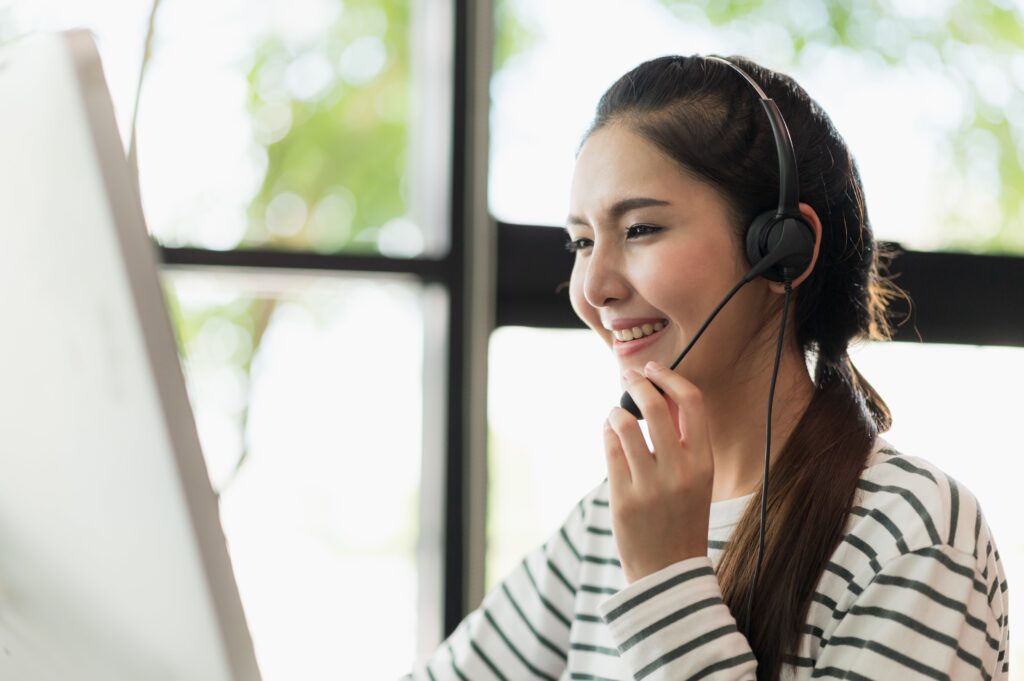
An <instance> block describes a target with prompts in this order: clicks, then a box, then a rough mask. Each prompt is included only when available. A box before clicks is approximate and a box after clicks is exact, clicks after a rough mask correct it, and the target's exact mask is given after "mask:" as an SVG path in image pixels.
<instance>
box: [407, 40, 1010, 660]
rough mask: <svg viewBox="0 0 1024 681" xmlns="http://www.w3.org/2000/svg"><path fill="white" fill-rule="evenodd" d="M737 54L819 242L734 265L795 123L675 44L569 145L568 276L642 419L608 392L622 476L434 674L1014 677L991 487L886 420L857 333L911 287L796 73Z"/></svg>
mask: <svg viewBox="0 0 1024 681" xmlns="http://www.w3.org/2000/svg"><path fill="white" fill-rule="evenodd" d="M732 61H733V63H734V64H738V65H740V66H741V67H742V69H743V70H744V71H745V72H747V73H749V74H750V76H751V78H752V79H753V81H754V82H755V84H756V86H759V87H761V88H763V89H764V91H765V92H766V93H767V96H768V97H771V98H772V99H773V100H774V101H775V103H776V104H777V106H778V109H779V110H780V111H781V113H782V115H783V116H784V118H785V120H786V122H787V123H788V126H789V131H790V133H791V134H792V144H793V148H794V151H795V157H796V158H795V163H794V164H793V166H794V167H798V168H800V171H801V172H800V177H799V179H798V180H797V182H798V183H799V184H798V187H794V188H795V189H798V190H799V198H800V199H801V200H802V202H800V203H797V201H796V200H795V199H794V200H793V206H794V208H793V212H792V214H791V216H790V217H791V218H792V219H794V220H797V221H800V222H801V223H804V224H806V226H807V227H808V228H809V229H808V230H807V233H808V234H811V233H813V239H814V246H813V250H812V249H810V248H808V253H809V257H808V258H807V259H805V260H804V261H803V263H804V264H803V265H802V266H801V267H799V268H791V269H790V270H788V271H784V272H783V276H782V277H781V278H776V277H774V276H769V275H768V273H765V277H764V278H755V279H752V280H751V281H750V283H749V284H748V285H747V286H746V287H744V288H741V289H738V287H736V286H735V285H734V282H736V281H737V280H742V279H743V278H746V277H745V275H746V274H747V273H748V270H749V269H750V267H751V266H752V265H753V262H752V261H751V260H748V253H749V251H748V250H747V249H746V248H745V246H746V245H747V244H748V243H749V241H748V239H747V238H746V236H745V235H746V233H747V231H748V226H749V225H751V222H752V221H754V222H755V226H756V225H757V224H758V222H757V221H755V218H757V217H758V216H760V215H762V214H763V213H764V211H766V210H769V209H770V208H772V207H773V205H775V204H776V203H779V204H780V206H781V203H782V202H780V201H778V198H779V196H780V194H783V193H784V192H783V191H781V190H780V174H781V173H780V172H779V170H778V169H779V167H780V164H779V162H778V159H777V155H776V154H777V152H776V146H775V140H776V137H775V135H773V133H772V129H771V128H770V127H769V125H768V122H767V121H766V120H765V117H764V114H763V112H762V111H759V110H758V108H757V107H758V105H757V103H756V102H757V98H756V97H753V96H752V93H751V92H750V89H749V83H744V82H743V80H742V79H741V78H739V77H738V76H737V74H736V73H735V70H734V69H732V68H730V67H728V66H726V65H722V64H720V63H717V62H716V61H714V60H711V59H707V58H702V57H699V56H693V57H662V58H658V59H653V60H651V61H648V62H645V63H643V64H640V65H639V66H637V67H636V68H635V69H633V70H632V71H630V72H629V73H627V74H625V75H624V76H622V78H620V79H619V80H618V81H617V82H615V83H614V84H613V85H612V86H611V88H609V90H608V91H607V92H606V93H605V95H604V96H603V97H602V98H601V101H600V103H599V104H598V108H597V115H596V117H595V119H594V121H593V123H592V125H591V126H590V128H589V129H588V131H587V134H586V135H585V136H584V139H583V142H582V144H581V147H580V149H579V152H578V155H577V158H576V167H575V172H574V175H573V181H572V188H571V197H570V218H569V220H568V224H567V227H566V230H567V236H568V239H569V243H568V246H569V248H570V250H572V251H574V252H575V261H574V266H573V270H572V276H571V280H570V299H571V302H572V307H573V309H574V311H575V312H576V314H577V315H578V316H579V317H580V318H581V319H582V320H583V321H584V322H585V323H586V325H587V326H588V327H590V328H591V329H592V330H593V331H594V332H595V333H596V334H597V335H598V337H600V338H601V339H602V341H603V342H604V343H605V344H606V345H607V346H608V347H610V348H612V349H614V350H615V351H616V358H617V360H618V369H619V371H623V372H624V373H623V385H624V386H625V387H626V388H627V390H628V391H629V394H630V395H631V396H632V398H633V399H634V400H635V402H636V403H637V404H638V405H639V406H640V408H641V410H642V412H643V414H644V415H645V416H646V417H647V422H648V430H649V433H646V434H645V433H643V432H642V431H641V429H640V427H639V424H638V422H637V420H636V419H635V418H634V417H633V416H632V415H631V414H629V413H628V412H626V411H625V410H624V409H621V408H618V407H616V408H614V409H613V410H612V412H611V413H610V414H609V416H608V419H607V420H606V423H605V429H604V435H603V439H604V448H605V459H606V465H607V471H608V479H607V480H606V481H604V482H603V483H601V484H600V485H598V486H597V487H596V488H595V489H593V490H592V491H591V492H590V493H589V494H587V495H585V497H584V498H583V499H582V500H581V501H580V503H579V504H578V506H577V508H576V509H574V510H573V511H572V512H571V513H570V514H569V516H568V517H567V518H566V520H565V522H564V524H563V525H562V527H561V528H560V529H559V530H558V531H557V532H556V533H555V534H554V535H552V536H551V538H550V539H549V541H547V542H546V543H545V544H544V545H543V546H542V547H540V548H539V549H537V550H536V551H534V552H532V553H530V554H529V555H527V557H526V558H525V559H524V560H523V562H522V563H521V564H520V565H519V567H518V568H516V569H514V570H513V571H512V572H511V573H510V574H509V575H508V577H506V579H505V580H504V581H503V582H502V583H501V584H500V585H499V586H498V587H496V588H494V589H493V590H492V591H491V592H490V594H489V595H488V596H487V597H486V598H485V599H484V602H483V604H482V605H481V607H480V608H479V609H478V610H477V611H475V612H474V613H471V614H470V615H469V616H468V617H467V618H466V619H465V620H464V621H463V623H462V624H461V625H460V626H459V627H458V629H456V631H455V632H454V633H453V634H452V635H451V636H450V637H449V639H448V640H447V641H446V643H445V644H444V645H443V646H442V647H441V648H440V649H439V650H438V651H437V652H436V654H435V655H434V656H433V657H432V658H431V659H430V660H429V661H428V663H427V665H426V667H425V668H420V669H418V670H417V672H416V673H417V674H418V677H419V678H431V679H442V678H484V677H488V678H489V677H490V676H498V677H499V678H522V677H527V676H531V675H532V676H537V677H540V678H551V679H554V678H560V677H565V676H567V675H571V676H572V677H573V678H603V679H624V678H635V679H643V678H650V679H665V680H667V679H680V678H686V679H692V678H704V677H708V676H711V675H712V674H713V675H714V678H722V679H753V678H757V679H773V680H774V679H780V678H787V679H802V678H811V677H812V676H813V677H818V676H838V677H842V678H895V677H896V676H897V675H901V674H905V673H907V672H908V671H913V672H917V673H921V674H925V675H927V676H930V677H932V678H985V679H989V678H998V679H1003V678H1006V674H1007V670H1008V665H1007V661H1006V655H1007V649H1008V626H1007V620H1006V612H1007V593H1006V582H1005V578H1004V575H1003V569H1002V565H1001V562H1000V559H999V554H998V551H997V550H996V546H995V540H994V539H993V537H992V534H991V532H990V530H989V528H988V525H987V522H986V521H985V518H984V514H983V513H982V511H981V507H980V504H979V503H978V502H977V500H976V499H975V497H974V495H973V494H972V493H971V492H970V490H968V489H967V488H966V487H964V486H963V485H961V484H959V483H958V482H956V481H955V480H954V479H952V478H951V477H949V476H948V475H946V474H945V472H944V471H942V470H940V469H939V468H937V467H936V466H934V465H932V464H931V463H929V462H928V461H926V460H925V459H922V458H918V457H915V456H908V455H904V454H902V453H900V452H898V451H896V450H895V449H894V448H893V447H892V446H891V445H890V444H889V443H888V442H887V441H886V440H885V439H883V438H882V437H880V433H882V432H885V431H886V430H887V429H888V428H889V426H890V424H891V416H890V413H889V409H888V407H887V405H886V403H885V401H884V400H883V399H882V398H881V396H880V395H879V394H878V393H877V391H875V390H874V389H873V388H872V386H871V385H870V384H869V383H868V382H867V381H866V380H865V379H864V377H863V376H862V375H861V374H860V372H858V371H857V369H856V368H855V367H854V366H853V363H852V361H851V360H850V357H849V355H848V354H847V348H848V346H849V344H850V343H851V341H854V340H858V339H869V338H871V339H884V338H886V337H887V336H888V328H889V327H888V320H887V317H886V307H887V303H888V301H889V299H890V298H892V297H893V296H894V295H896V294H897V293H898V291H897V290H896V289H895V288H894V287H893V286H892V285H891V283H890V282H888V281H887V280H886V278H885V277H884V275H883V272H884V263H885V258H884V257H883V255H884V254H882V253H880V252H879V250H878V248H877V247H876V244H875V241H874V236H873V232H872V228H871V223H870V221H869V219H868V214H867V209H866V206H865V205H864V201H863V191H862V187H861V182H860V176H859V173H858V171H857V168H856V165H855V163H854V161H853V158H852V156H851V154H850V152H849V150H848V149H847V147H846V144H845V143H844V141H843V140H842V138H841V137H840V135H839V133H838V132H837V131H836V129H835V127H834V126H833V125H832V122H831V120H830V119H829V117H828V116H827V115H826V114H825V113H824V111H823V110H822V109H821V107H820V106H818V105H817V103H816V102H814V101H813V100H812V99H811V98H810V97H809V96H808V95H807V93H806V92H805V91H804V90H803V89H802V88H801V87H800V86H799V85H797V84H796V83H795V82H794V81H793V80H792V79H791V78H789V77H787V76H784V75H781V74H778V73H775V72H772V71H770V70H768V69H765V68H762V67H760V66H758V65H757V64H755V63H753V62H750V61H749V60H745V59H739V58H734V59H732ZM781 184H782V186H783V187H785V186H786V183H785V182H781ZM780 212H781V207H780ZM751 229H753V228H751ZM783 280H784V281H783ZM731 287H732V288H731ZM737 289H738V291H739V292H738V293H736V294H735V297H733V298H732V300H731V302H730V303H729V305H727V306H725V307H724V308H721V310H722V311H721V314H720V315H718V316H717V317H716V318H715V321H714V323H713V324H711V325H710V326H707V327H706V328H707V333H706V334H705V335H706V336H707V337H706V338H703V339H702V341H701V342H700V343H698V344H697V345H695V346H693V347H694V350H693V353H691V354H692V355H693V356H692V357H690V356H687V358H686V361H685V362H682V363H681V364H680V365H679V367H678V368H676V369H675V370H668V369H666V365H667V364H669V363H670V362H671V360H672V359H673V358H674V357H675V354H676V353H677V352H678V350H679V348H680V347H682V346H683V345H684V344H687V343H688V342H692V340H693V339H694V338H696V337H697V335H698V334H699V333H701V330H702V329H703V328H705V326H704V325H702V321H703V320H705V319H706V318H707V315H708V312H709V311H711V310H712V309H713V308H715V303H716V302H717V301H718V300H719V299H721V297H722V295H723V294H725V293H726V292H727V291H731V290H733V291H734V290H737ZM791 290H792V292H793V293H792V295H793V297H794V300H793V305H792V307H793V310H792V312H793V313H792V315H791V316H787V314H786V311H787V307H786V305H785V304H784V300H783V294H785V295H786V298H785V300H788V299H789V295H790V291H791ZM662 322H667V323H665V324H664V325H663V326H661V327H660V328H659V329H657V330H655V326H656V324H661V323H662ZM779 326H782V328H784V329H785V331H786V333H785V335H784V336H780V337H779V341H778V343H779V345H778V346H777V349H776V342H775V333H774V330H775V329H776V327H779ZM617 334H618V335H617ZM648 334H649V335H648ZM635 336H641V338H640V339H639V340H637V339H635ZM783 339H784V340H785V342H784V343H783V342H782V341H783ZM627 350H628V351H627ZM773 356H775V357H776V359H775V363H777V379H778V381H777V384H776V376H775V375H774V373H775V370H774V367H773V360H772V358H773ZM812 358H813V360H814V361H813V375H812V372H811V371H810V370H809V367H808V360H809V359H812ZM656 388H657V390H656ZM776 391H777V393H778V400H777V405H776V409H775V410H774V412H773V411H772V410H771V409H770V408H769V410H768V416H767V417H765V416H764V411H763V404H764V399H765V395H766V394H769V395H771V394H774V393H775V392H776ZM659 393H660V394H659ZM766 428H767V429H771V430H774V432H775V433H776V438H775V439H774V440H770V442H771V444H772V446H771V447H770V451H768V452H766V456H769V457H770V460H771V462H772V467H771V473H770V477H769V482H770V484H768V485H767V488H766V495H767V496H766V504H765V508H766V509H767V517H766V519H764V521H763V523H762V522H759V520H760V518H759V507H760V504H758V503H755V502H754V500H755V499H757V498H758V496H759V495H757V494H756V493H757V492H758V491H760V490H761V487H762V485H761V470H762V469H761V465H760V463H761V462H760V456H761V455H760V451H759V450H760V448H761V447H760V443H761V442H762V441H763V440H764V433H765V430H766ZM771 430H769V432H771ZM648 440H649V442H648ZM652 447H653V450H652ZM762 524H763V528H764V536H763V540H764V565H763V571H761V572H760V573H758V572H757V571H756V568H755V562H754V556H755V555H756V554H758V546H759V543H760V541H761V537H760V536H759V535H760V532H759V528H760V527H761V526H762ZM760 562H761V561H760V559H759V560H758V561H757V564H758V566H759V565H760ZM755 585H756V589H755ZM755 592H756V594H757V598H756V599H753V600H752V601H751V600H750V599H749V596H750V595H751V594H752V593H755ZM751 602H752V603H753V607H752V609H748V607H749V606H748V603H751Z"/></svg>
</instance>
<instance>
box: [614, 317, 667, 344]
mask: <svg viewBox="0 0 1024 681" xmlns="http://www.w3.org/2000/svg"><path fill="white" fill-rule="evenodd" d="M666 326H667V323H666V322H662V321H657V322H655V323H654V324H643V325H641V326H634V327H633V328H632V329H622V330H621V331H612V335H613V336H615V339H616V340H619V341H622V342H627V341H631V340H636V339H637V338H642V337H644V336H650V335H651V334H652V333H656V332H658V331H661V330H662V329H664V328H665V327H666Z"/></svg>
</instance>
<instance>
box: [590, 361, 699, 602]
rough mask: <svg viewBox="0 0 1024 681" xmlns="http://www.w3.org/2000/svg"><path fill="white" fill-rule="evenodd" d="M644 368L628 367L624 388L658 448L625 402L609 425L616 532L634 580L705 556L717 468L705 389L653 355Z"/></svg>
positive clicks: (606, 427) (608, 455) (606, 428)
mask: <svg viewBox="0 0 1024 681" xmlns="http://www.w3.org/2000/svg"><path fill="white" fill-rule="evenodd" d="M644 373H645V375H646V378H645V377H644V376H642V375H640V374H639V373H637V372H635V371H633V370H629V371H628V372H627V375H626V381H627V386H626V389H627V390H628V391H629V394H630V395H631V396H632V397H633V401H635V402H636V404H637V406H638V407H640V411H641V412H643V414H644V417H645V418H646V419H647V425H648V430H649V432H650V436H651V442H652V443H653V444H654V451H653V452H651V451H650V450H649V449H648V448H647V442H646V441H645V440H644V435H643V432H642V431H641V430H640V423H639V422H638V421H637V419H636V418H635V417H634V416H633V415H632V414H630V413H629V412H628V411H626V410H625V409H623V408H621V407H615V408H614V409H612V411H611V413H610V414H609V415H608V418H607V419H606V420H605V424H604V444H605V448H604V449H605V457H606V459H607V461H608V484H609V489H610V490H611V512H612V534H613V535H614V537H615V542H616V544H617V546H618V548H619V555H620V556H621V558H622V569H623V571H624V572H625V575H626V581H627V582H629V583H632V582H635V581H636V580H638V579H640V578H641V577H646V576H647V575H649V574H652V573H654V572H657V571H658V570H660V569H662V568H664V567H667V566H669V565H671V564H673V563H677V562H679V561H681V560H685V559H687V558H693V557H695V556H705V555H707V552H708V516H709V515H710V509H711V486H712V482H713V480H714V474H715V466H714V457H713V456H712V454H711V442H710V438H709V437H708V427H707V421H706V419H705V416H704V399H703V397H702V395H701V393H700V390H699V389H698V388H697V386H695V385H694V384H692V383H690V382H689V381H687V380H686V379H685V378H683V377H682V376H680V375H679V374H677V373H675V372H674V371H671V370H670V369H668V368H666V367H663V366H661V365H659V364H657V363H655V362H648V363H647V365H646V366H645V367H644ZM648 379H649V380H648ZM652 383H653V384H654V385H657V386H658V387H659V388H661V389H662V390H663V391H665V394H664V395H662V394H660V393H659V392H658V391H657V389H656V388H655V387H654V385H652Z"/></svg>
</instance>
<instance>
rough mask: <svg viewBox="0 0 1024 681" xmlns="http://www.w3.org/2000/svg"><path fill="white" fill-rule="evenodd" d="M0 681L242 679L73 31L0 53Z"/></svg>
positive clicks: (151, 254)
mask: <svg viewBox="0 0 1024 681" xmlns="http://www.w3.org/2000/svg"><path fill="white" fill-rule="evenodd" d="M197 162H200V160H198V159H197ZM0 679H12V680H17V681H41V680H44V679H45V680H47V681H49V680H54V681H58V680H59V681H70V680H72V679H73V680H74V681H92V680H99V679H102V680H103V681H113V680H122V679H124V680H127V679H132V680H139V681H142V680H145V681H157V680H161V681H164V680H167V681H171V680H181V681H199V680H202V681H221V680H225V681H227V680H231V681H255V680H257V679H259V672H258V669H257V665H256V660H255V655H254V653H253V649H252V643H251V640H250V637H249V633H248V629H247V627H246V622H245V617H244V614H243V611H242V606H241V603H240V601H239V597H238V591H237V588H236V584H235V580H234V576H233V575H232V572H231V564H230V561H229V558H228V553H227V550H226V546H225V540H224V535H223V532H222V530H221V526H220V522H219V517H218V510H217V502H216V498H215V496H214V494H213V491H212V489H211V486H210V482H209V478H208V477H207V472H206V467H205V464H204V461H203V457H202V453H201V451H200V447H199V441H198V438H197V435H196V428H195V423H194V421H193V418H192V413H191V411H190V408H189V403H188V397H187V394H186V390H185V383H184V380H183V377H182V372H181V367H180V364H179V360H178V355H177V348H176V344H175V339H174V334H173V331H172V327H171V325H170V322H169V319H168V315H167V311H166V307H165V301H164V298H163V292H162V289H161V286H160V282H159V278H158V272H157V254H156V250H155V248H154V245H153V243H152V241H151V240H150V239H149V237H148V235H147V231H146V228H145V223H144V221H143V215H142V210H141V207H140V203H139V196H138V191H137V188H136V185H135V183H134V182H133V181H132V180H131V174H130V172H129V169H128V165H127V162H126V160H125V154H124V148H123V145H122V143H121V138H120V136H119V134H118V131H117V126H116V123H115V119H114V112H113V106H112V104H111V100H110V96H109V93H108V91H107V87H106V83H105V80H104V76H103V71H102V68H101V66H100V60H99V55H98V54H97V51H96V47H95V44H94V42H93V40H92V37H91V35H90V34H89V33H87V32H85V31H70V32H65V33H56V34H37V35H32V36H28V37H25V38H22V39H20V40H18V41H15V42H12V43H9V44H7V45H5V46H2V47H0Z"/></svg>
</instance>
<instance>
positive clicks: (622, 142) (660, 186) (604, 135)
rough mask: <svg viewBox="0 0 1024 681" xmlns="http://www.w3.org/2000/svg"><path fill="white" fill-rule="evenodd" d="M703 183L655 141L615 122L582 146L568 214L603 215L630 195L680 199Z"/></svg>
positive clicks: (670, 199)
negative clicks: (687, 171)
mask: <svg viewBox="0 0 1024 681" xmlns="http://www.w3.org/2000/svg"><path fill="white" fill-rule="evenodd" d="M701 184H702V183H699V182H697V181H696V180H695V179H693V178H692V177H690V176H689V175H687V174H686V173H684V172H683V171H682V169H681V168H680V167H679V165H678V164H677V163H676V162H675V161H674V160H673V159H671V158H669V157H668V156H667V155H666V154H665V153H663V152H662V151H661V150H660V149H658V147H656V146H655V145H654V144H653V143H652V142H650V141H648V140H647V139H646V138H644V137H642V136H641V135H639V134H637V133H635V132H633V131H632V130H630V129H629V128H628V127H626V126H625V125H622V124H611V125H609V126H607V127H604V128H601V129H600V130H598V131H596V132H594V133H593V134H591V135H590V137H588V138H587V140H586V142H584V144H583V147H582V148H581V149H580V153H579V155H578V156H577V158H576V166H575V168H574V170H573V178H572V186H571V189H570V199H569V206H570V211H569V212H570V215H571V216H575V217H585V216H587V215H594V216H598V215H600V216H602V217H603V216H606V215H607V214H608V213H609V211H610V209H611V208H612V207H613V205H615V204H616V203H618V202H620V201H621V200H622V199H627V198H631V197H653V198H657V199H662V200H665V201H671V202H672V203H677V202H678V201H682V200H685V199H686V198H687V197H690V196H692V195H693V193H694V192H699V191H700V187H699V185H701ZM570 222H573V220H570Z"/></svg>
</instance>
